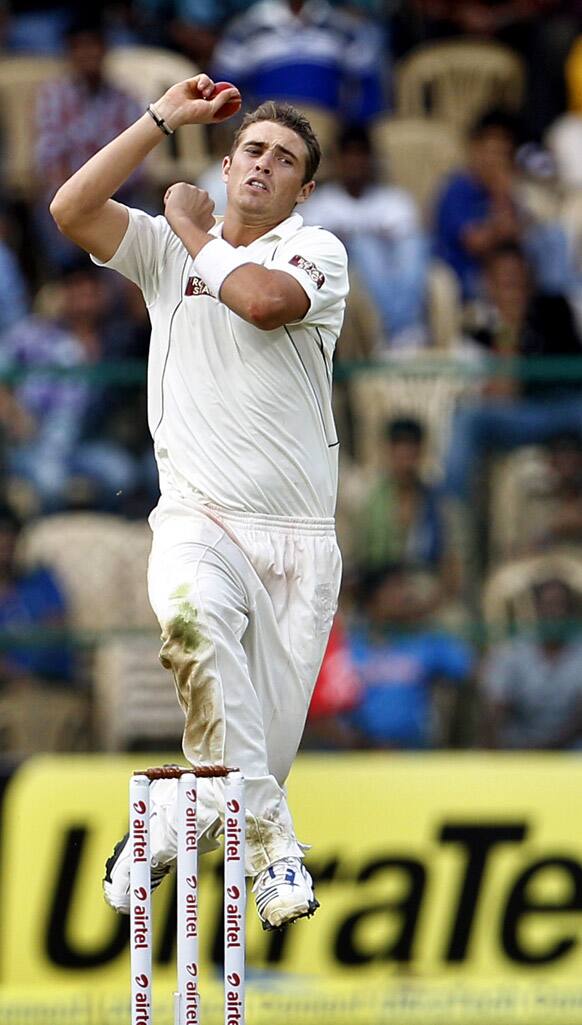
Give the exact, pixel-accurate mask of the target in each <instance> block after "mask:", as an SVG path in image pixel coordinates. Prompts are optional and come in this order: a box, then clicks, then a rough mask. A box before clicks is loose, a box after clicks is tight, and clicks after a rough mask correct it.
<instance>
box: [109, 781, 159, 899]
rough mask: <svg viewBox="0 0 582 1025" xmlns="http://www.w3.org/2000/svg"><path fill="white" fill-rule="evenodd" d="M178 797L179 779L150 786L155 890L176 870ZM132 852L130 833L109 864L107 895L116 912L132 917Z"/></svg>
mask: <svg viewBox="0 0 582 1025" xmlns="http://www.w3.org/2000/svg"><path fill="white" fill-rule="evenodd" d="M176 795H177V785H176V780H175V779H157V780H154V782H153V783H152V784H151V785H150V801H151V815H150V852H151V853H150V867H151V886H152V890H155V889H156V887H158V886H159V885H160V883H161V882H162V879H165V877H166V876H167V875H168V873H169V872H171V871H172V867H173V865H174V862H175V860H176V850H177V837H176ZM130 862H131V851H130V846H129V833H126V834H125V836H124V837H123V838H122V839H121V840H120V841H119V842H118V843H116V845H115V847H114V849H113V854H112V855H111V857H110V858H108V860H107V861H106V863H105V877H104V879H103V896H104V897H105V900H106V902H107V903H108V904H109V906H110V907H112V908H113V909H114V911H118V912H119V913H120V914H121V915H129V911H130V907H129V867H130Z"/></svg>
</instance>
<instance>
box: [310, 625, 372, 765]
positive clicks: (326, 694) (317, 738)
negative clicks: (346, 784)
mask: <svg viewBox="0 0 582 1025" xmlns="http://www.w3.org/2000/svg"><path fill="white" fill-rule="evenodd" d="M360 697H361V686H360V681H359V679H358V676H357V673H356V671H355V669H354V666H353V664H352V660H351V657H350V651H349V648H348V643H347V637H346V634H345V630H344V627H343V625H342V622H341V620H340V618H339V616H336V618H335V620H334V623H333V626H332V628H331V633H330V635H329V641H328V643H327V648H326V651H325V655H324V657H323V663H322V666H321V669H320V671H319V676H318V677H317V682H316V684H315V690H314V692H313V697H312V699H311V704H310V706H309V713H308V716H307V724H306V728H305V733H304V735H303V740H302V742H301V746H302V747H303V748H307V749H309V748H318V749H322V748H323V749H326V750H332V751H336V750H341V749H345V748H352V747H354V746H355V743H356V740H357V735H356V734H355V732H354V730H353V729H352V727H351V726H350V725H349V724H348V722H347V721H346V718H345V714H346V712H350V711H352V709H353V708H355V706H356V705H357V704H358V701H359V699H360Z"/></svg>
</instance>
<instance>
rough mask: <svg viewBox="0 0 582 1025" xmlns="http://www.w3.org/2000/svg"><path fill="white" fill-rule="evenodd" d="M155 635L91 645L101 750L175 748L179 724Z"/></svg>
mask: <svg viewBox="0 0 582 1025" xmlns="http://www.w3.org/2000/svg"><path fill="white" fill-rule="evenodd" d="M159 649H160V640H159V637H158V636H151V635H150V636H142V637H140V636H139V635H137V636H136V635H135V634H127V635H125V636H123V635H121V636H118V637H116V638H112V639H111V640H109V641H107V640H106V641H103V642H102V643H101V644H100V645H99V647H98V648H97V651H96V655H95V672H94V708H95V722H94V730H95V739H96V741H97V743H98V745H99V748H100V749H101V750H106V751H126V750H131V749H132V748H135V747H141V748H144V747H150V748H157V750H158V751H159V750H160V747H161V746H166V747H167V748H169V749H172V750H178V749H179V747H180V742H181V737H182V731H183V728H184V713H183V712H182V710H181V708H180V705H179V704H178V699H177V697H176V691H175V688H174V684H173V683H172V676H171V674H170V673H169V672H168V671H167V670H166V669H163V668H162V666H161V664H160V662H159V660H158V652H159Z"/></svg>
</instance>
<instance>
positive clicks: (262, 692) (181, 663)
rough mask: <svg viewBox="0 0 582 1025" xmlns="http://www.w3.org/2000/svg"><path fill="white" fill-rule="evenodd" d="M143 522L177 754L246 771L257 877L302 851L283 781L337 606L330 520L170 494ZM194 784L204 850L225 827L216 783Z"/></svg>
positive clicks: (250, 852)
mask: <svg viewBox="0 0 582 1025" xmlns="http://www.w3.org/2000/svg"><path fill="white" fill-rule="evenodd" d="M150 522H152V527H153V535H154V536H153V544H152V551H151V555H150V561H149V570H148V586H149V595H150V601H151V604H152V607H153V609H154V612H155V614H156V616H157V618H158V620H159V623H160V626H161V629H162V648H161V652H160V659H161V661H162V664H163V665H164V666H165V667H166V668H167V669H170V670H171V671H172V672H173V675H174V680H175V683H176V690H177V693H178V699H179V701H180V704H181V706H182V708H183V710H184V714H185V727H184V737H183V750H184V754H185V756H186V758H187V759H188V761H190V762H191V763H192V764H195V763H206V764H208V763H222V764H225V765H229V766H233V767H236V768H239V769H240V770H241V771H242V772H243V773H244V776H245V779H246V801H247V864H246V870H247V874H248V875H253V876H254V875H255V874H256V873H257V872H259V871H261V870H262V869H263V868H265V867H266V866H267V865H270V864H271V863H272V862H273V861H276V860H277V859H278V858H282V857H286V856H288V855H296V856H299V857H301V856H302V854H303V851H304V846H303V845H302V844H300V843H299V842H298V840H297V838H296V836H295V830H294V827H293V820H292V817H291V813H290V811H289V808H288V805H287V800H286V792H285V790H284V783H285V780H286V778H287V775H288V773H289V770H290V768H291V765H292V763H293V759H294V758H295V755H296V753H297V749H298V747H299V743H300V740H301V735H302V733H303V728H304V725H305V718H306V715H307V710H308V707H309V702H310V700H311V695H312V692H313V688H314V685H315V681H316V678H317V674H318V672H319V668H320V665H321V662H322V659H323V655H324V652H325V647H326V644H327V639H328V636H329V631H330V629H331V624H332V620H333V616H334V613H335V610H336V606H337V598H338V592H339V585H340V576H341V557H340V553H339V549H338V546H337V542H336V538H335V530H334V523H333V520H331V519H324V520H315V519H295V520H294V519H287V518H285V517H261V516H254V515H247V514H243V513H240V514H237V513H228V514H226V513H224V512H223V511H222V510H221V511H220V512H219V511H215V510H213V509H212V508H210V507H206V506H204V507H200V508H193V507H192V506H191V505H187V504H186V503H183V504H182V503H181V502H180V501H179V500H175V499H173V498H172V499H169V498H166V497H164V498H162V499H161V501H160V503H159V505H158V507H157V509H156V510H155V512H154V513H153V515H152V518H151V521H150ZM199 788H200V789H199V804H200V807H199V816H200V832H201V836H202V844H201V849H210V848H211V847H212V846H215V845H216V837H217V836H218V834H219V833H220V832H221V831H222V824H221V816H222V817H223V816H224V792H223V784H222V782H221V781H220V780H205V779H204V780H200V782H199ZM204 837H206V841H207V842H206V847H205V845H204Z"/></svg>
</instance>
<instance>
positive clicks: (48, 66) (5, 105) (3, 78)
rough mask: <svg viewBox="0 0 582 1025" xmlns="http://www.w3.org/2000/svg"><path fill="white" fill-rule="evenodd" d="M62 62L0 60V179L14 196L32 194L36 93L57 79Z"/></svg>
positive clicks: (57, 60) (51, 59)
mask: <svg viewBox="0 0 582 1025" xmlns="http://www.w3.org/2000/svg"><path fill="white" fill-rule="evenodd" d="M63 71H64V63H63V61H62V60H59V59H58V58H56V57H41V56H35V57H7V56H6V55H5V54H3V55H2V60H0V136H1V150H0V178H1V180H2V182H3V183H4V185H5V186H6V187H7V188H8V189H10V190H11V191H12V192H15V193H17V194H18V195H23V196H25V197H29V196H31V195H33V194H34V192H35V187H36V175H35V168H34V144H35V111H36V94H37V91H38V89H39V88H40V86H42V85H44V83H45V82H48V81H49V80H50V79H53V78H57V77H58V76H59V75H61V74H62V73H63Z"/></svg>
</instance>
